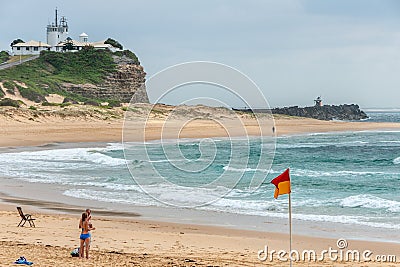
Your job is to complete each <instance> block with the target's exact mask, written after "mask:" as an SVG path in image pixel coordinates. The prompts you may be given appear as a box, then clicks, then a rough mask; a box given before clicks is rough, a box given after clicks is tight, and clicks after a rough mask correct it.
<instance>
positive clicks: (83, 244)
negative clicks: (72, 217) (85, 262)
mask: <svg viewBox="0 0 400 267" xmlns="http://www.w3.org/2000/svg"><path fill="white" fill-rule="evenodd" d="M80 226H81V228H82V233H81V235H80V236H79V239H80V247H79V257H80V258H84V256H85V251H86V259H89V241H90V231H91V230H95V229H96V228H93V227H90V226H89V222H88V214H87V213H86V212H83V213H82V217H81V220H80Z"/></svg>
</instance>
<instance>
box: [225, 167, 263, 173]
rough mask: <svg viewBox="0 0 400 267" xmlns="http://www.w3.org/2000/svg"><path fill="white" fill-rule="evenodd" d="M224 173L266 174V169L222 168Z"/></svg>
mask: <svg viewBox="0 0 400 267" xmlns="http://www.w3.org/2000/svg"><path fill="white" fill-rule="evenodd" d="M223 169H224V171H231V172H268V171H269V170H267V169H254V168H234V167H229V166H224V167H223Z"/></svg>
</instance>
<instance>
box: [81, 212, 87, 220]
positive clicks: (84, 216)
mask: <svg viewBox="0 0 400 267" xmlns="http://www.w3.org/2000/svg"><path fill="white" fill-rule="evenodd" d="M86 218H87V214H86V212H83V213H82V223H83V222H84V221H86Z"/></svg>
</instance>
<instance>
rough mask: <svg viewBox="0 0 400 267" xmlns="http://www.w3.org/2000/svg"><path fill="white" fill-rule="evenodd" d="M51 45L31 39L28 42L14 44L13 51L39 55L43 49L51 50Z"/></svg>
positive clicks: (18, 53)
mask: <svg viewBox="0 0 400 267" xmlns="http://www.w3.org/2000/svg"><path fill="white" fill-rule="evenodd" d="M50 48H51V46H50V45H48V44H46V43H42V42H38V41H34V40H31V41H29V42H26V43H18V44H15V45H13V46H12V52H13V54H14V55H16V56H19V55H39V54H40V52H41V51H44V50H50Z"/></svg>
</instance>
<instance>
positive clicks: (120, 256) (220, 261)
mask: <svg viewBox="0 0 400 267" xmlns="http://www.w3.org/2000/svg"><path fill="white" fill-rule="evenodd" d="M72 111H73V109H70V110H69V112H72ZM101 112H103V113H101ZM101 112H97V111H93V110H86V111H85V112H83V113H82V112H78V113H76V114H75V115H74V116H70V114H69V115H68V116H63V115H61V113H60V111H57V112H56V111H54V112H52V113H50V112H47V113H44V114H45V115H43V113H42V114H38V113H35V112H34V111H29V110H26V111H24V112H21V111H16V110H13V109H7V110H2V113H1V114H0V127H1V130H0V131H1V139H0V146H1V147H3V148H4V149H6V148H7V147H25V146H40V145H46V144H49V143H56V142H60V143H78V142H120V141H121V138H122V130H121V129H122V127H123V115H124V114H123V111H117V112H110V111H108V110H104V111H101ZM35 114H36V115H35ZM138 117H140V114H139V115H138ZM242 120H243V122H244V125H245V126H246V127H245V128H246V130H247V131H248V133H249V134H250V135H259V134H260V128H259V127H258V124H257V122H255V121H254V120H253V119H251V118H248V117H246V116H243V117H242ZM225 121H226V123H227V124H229V123H230V122H231V120H230V119H229V117H228V118H225ZM132 123H133V124H131V125H135V122H132ZM162 125H163V117H162V116H161V117H160V116H159V117H157V116H155V117H152V120H151V121H150V123H149V125H147V127H149V129H151V130H150V131H148V133H147V135H146V137H145V138H146V139H147V140H155V139H159V138H160V136H161V129H162ZM171 125H172V127H171V128H170V130H169V131H170V132H166V133H165V132H164V133H163V137H164V138H176V137H177V133H176V130H177V129H179V128H180V126H181V125H182V121H180V120H177V119H175V120H174V121H173V122H172V124H171ZM142 126H143V121H141V120H138V121H137V129H136V130H135V129H133V128H134V127H131V128H130V129H131V130H132V129H133V133H136V134H137V136H142V131H143V128H142ZM267 127H268V128H266V129H264V130H265V132H268V131H270V130H271V129H270V128H269V127H270V125H269V124H268V125H267ZM275 127H276V133H277V134H278V135H291V134H305V133H315V132H331V131H365V130H367V131H369V130H371V131H373V130H393V129H395V130H400V124H397V123H371V122H338V121H334V122H331V121H329V122H327V121H318V120H314V119H305V118H293V117H286V116H276V117H275ZM171 129H172V130H171ZM164 130H165V129H164ZM264 130H262V131H264ZM135 131H137V132H135ZM241 133H242V131H238V132H236V133H233V135H235V134H236V135H237V136H240V134H241ZM225 135H226V132H224V131H221V129H220V128H218V127H215V121H213V120H208V119H198V120H196V121H194V122H193V123H190V124H186V126H185V129H183V131H180V132H179V136H178V137H181V138H182V137H183V138H203V137H214V136H225ZM141 138H142V137H140V138H138V140H140V139H141ZM53 201H56V199H54V200H53ZM85 205H86V203H85V202H84V201H83V202H82V210H83V209H84V208H85V207H84V206H85ZM16 206H22V207H23V210H24V212H25V213H30V214H32V215H33V217H34V218H35V219H36V221H35V223H36V228H30V227H29V226H28V227H27V226H26V225H25V227H17V225H18V223H19V221H20V217H19V215H18V213H17V210H16ZM82 210H80V209H79V207H77V206H69V205H67V204H63V205H62V206H59V205H54V204H51V203H50V204H49V205H47V206H46V205H43V203H37V201H36V202H35V199H29V201H27V200H26V199H25V200H23V199H18V198H13V199H11V200H10V198H7V197H4V196H3V197H2V203H1V205H0V226H1V227H0V233H1V234H0V236H1V240H0V247H1V251H2V253H0V265H1V266H13V265H14V264H13V261H14V260H16V259H17V258H19V257H20V256H25V257H26V258H27V259H28V260H29V261H32V262H34V266H56V265H63V266H288V265H289V264H288V262H282V261H280V260H278V259H276V258H275V259H274V260H273V261H272V262H270V261H269V260H267V261H260V260H259V259H258V258H257V255H258V252H259V250H262V249H263V248H264V247H265V245H268V247H269V249H273V250H276V251H278V250H281V249H284V250H288V235H287V234H280V233H273V232H271V231H268V224H267V223H266V225H265V226H266V227H265V231H249V230H240V229H231V228H226V227H218V226H207V225H193V224H185V223H171V222H161V221H152V220H147V219H144V218H141V216H140V215H141V214H140V213H138V214H134V213H126V212H125V213H124V212H122V213H113V212H110V211H101V210H97V211H96V210H93V214H94V219H93V224H94V225H95V227H96V228H97V229H96V230H95V231H94V232H93V241H92V247H91V258H90V259H89V260H80V259H78V258H72V257H71V256H70V255H69V253H70V251H71V250H72V249H73V248H75V247H77V246H78V236H79V229H78V221H79V216H80V213H81V211H82ZM285 227H286V226H285ZM382 241H384V240H382ZM336 242H337V240H336V239H330V238H319V237H317V236H301V235H295V236H294V237H293V249H297V250H299V251H302V250H306V249H307V250H310V249H313V250H315V251H317V252H320V251H322V250H328V249H329V247H331V248H332V249H337V244H336ZM347 242H348V247H347V248H348V249H349V250H355V249H357V250H360V251H365V250H371V251H373V255H372V256H371V258H372V259H373V260H376V258H375V256H377V255H396V256H397V262H399V261H400V252H399V244H396V243H389V242H371V241H363V240H347ZM397 265H398V263H382V262H376V261H375V262H345V261H342V262H340V261H336V262H335V261H332V260H330V259H329V258H325V259H324V260H323V261H321V262H320V261H317V262H308V261H301V262H296V263H295V264H294V266H397Z"/></svg>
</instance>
